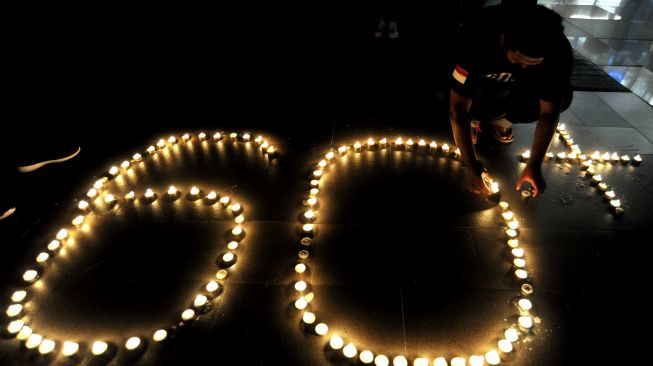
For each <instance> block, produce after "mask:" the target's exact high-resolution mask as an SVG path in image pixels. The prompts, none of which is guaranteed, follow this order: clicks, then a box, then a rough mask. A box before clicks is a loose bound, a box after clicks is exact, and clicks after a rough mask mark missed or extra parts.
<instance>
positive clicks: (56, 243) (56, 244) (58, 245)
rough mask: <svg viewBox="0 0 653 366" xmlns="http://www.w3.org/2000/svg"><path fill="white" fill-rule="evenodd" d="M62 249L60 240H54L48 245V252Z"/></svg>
mask: <svg viewBox="0 0 653 366" xmlns="http://www.w3.org/2000/svg"><path fill="white" fill-rule="evenodd" d="M60 248H61V243H60V242H59V240H52V241H51V242H49V243H48V250H49V251H51V252H55V251H57V250H59V249H60Z"/></svg>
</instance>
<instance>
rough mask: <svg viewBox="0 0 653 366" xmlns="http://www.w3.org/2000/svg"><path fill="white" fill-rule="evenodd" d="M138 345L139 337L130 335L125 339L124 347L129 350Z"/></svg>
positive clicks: (139, 342)
mask: <svg viewBox="0 0 653 366" xmlns="http://www.w3.org/2000/svg"><path fill="white" fill-rule="evenodd" d="M140 345H141V339H140V338H138V337H131V338H129V339H128V340H127V342H125V348H126V349H128V350H130V351H133V350H135V349H136V348H138V346H140Z"/></svg>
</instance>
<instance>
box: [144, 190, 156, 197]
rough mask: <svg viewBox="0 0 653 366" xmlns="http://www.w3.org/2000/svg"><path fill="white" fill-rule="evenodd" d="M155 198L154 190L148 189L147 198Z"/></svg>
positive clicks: (146, 191)
mask: <svg viewBox="0 0 653 366" xmlns="http://www.w3.org/2000/svg"><path fill="white" fill-rule="evenodd" d="M153 197H154V191H152V189H150V188H148V189H146V190H145V198H148V199H149V198H153Z"/></svg>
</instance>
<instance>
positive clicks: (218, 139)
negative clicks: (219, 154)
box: [213, 132, 222, 141]
mask: <svg viewBox="0 0 653 366" xmlns="http://www.w3.org/2000/svg"><path fill="white" fill-rule="evenodd" d="M213 140H215V141H220V140H222V134H221V133H220V132H216V133H214V134H213Z"/></svg>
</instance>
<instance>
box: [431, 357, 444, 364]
mask: <svg viewBox="0 0 653 366" xmlns="http://www.w3.org/2000/svg"><path fill="white" fill-rule="evenodd" d="M433 366H447V359H446V358H444V357H438V358H436V359H435V360H433Z"/></svg>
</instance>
